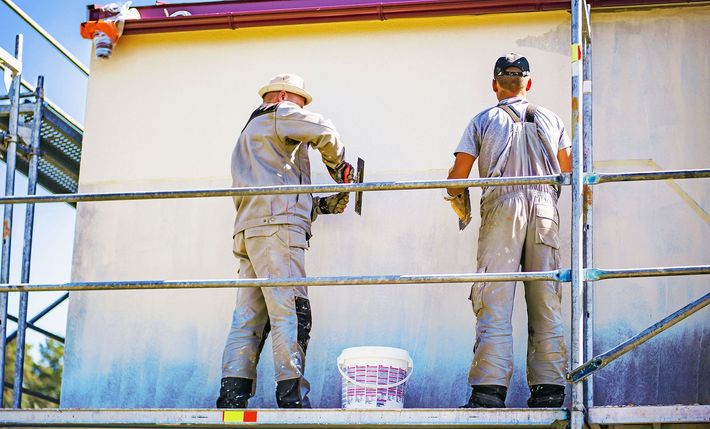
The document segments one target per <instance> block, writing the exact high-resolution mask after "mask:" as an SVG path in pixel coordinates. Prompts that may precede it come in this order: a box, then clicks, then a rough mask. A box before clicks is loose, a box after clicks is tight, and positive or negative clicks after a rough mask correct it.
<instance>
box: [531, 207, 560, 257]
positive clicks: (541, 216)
mask: <svg viewBox="0 0 710 429" xmlns="http://www.w3.org/2000/svg"><path fill="white" fill-rule="evenodd" d="M558 232H559V218H558V217H557V210H556V209H555V207H554V206H552V205H548V204H538V205H536V206H535V243H537V244H544V245H547V246H550V247H552V248H553V249H559V248H560V238H559V233H558Z"/></svg>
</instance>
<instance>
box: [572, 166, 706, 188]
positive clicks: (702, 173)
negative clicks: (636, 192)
mask: <svg viewBox="0 0 710 429" xmlns="http://www.w3.org/2000/svg"><path fill="white" fill-rule="evenodd" d="M708 177H710V169H708V168H702V169H692V170H665V171H638V172H632V173H591V174H587V175H586V177H585V178H584V183H585V184H586V185H598V184H600V183H610V182H632V181H644V180H668V179H702V178H708Z"/></svg>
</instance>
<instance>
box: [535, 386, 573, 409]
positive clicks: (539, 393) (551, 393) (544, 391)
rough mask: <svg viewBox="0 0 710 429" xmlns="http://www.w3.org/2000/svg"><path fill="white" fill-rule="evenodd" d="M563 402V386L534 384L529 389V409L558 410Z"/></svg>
mask: <svg viewBox="0 0 710 429" xmlns="http://www.w3.org/2000/svg"><path fill="white" fill-rule="evenodd" d="M564 402H565V386H560V385H558V384H536V385H534V386H531V387H530V399H528V407H530V408H560V407H562V404H563V403H564Z"/></svg>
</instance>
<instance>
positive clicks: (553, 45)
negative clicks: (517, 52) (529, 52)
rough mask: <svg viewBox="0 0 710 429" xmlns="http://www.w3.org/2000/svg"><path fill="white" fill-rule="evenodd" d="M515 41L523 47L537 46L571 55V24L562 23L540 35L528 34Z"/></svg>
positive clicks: (541, 48) (544, 49)
mask: <svg viewBox="0 0 710 429" xmlns="http://www.w3.org/2000/svg"><path fill="white" fill-rule="evenodd" d="M515 43H516V44H517V45H518V46H520V47H521V48H535V49H540V50H542V51H547V52H553V53H556V54H561V55H569V52H568V51H569V24H560V25H558V26H557V27H556V28H555V29H553V30H550V31H548V32H546V33H544V34H541V35H539V36H528V37H525V38H523V39H518V40H516V41H515Z"/></svg>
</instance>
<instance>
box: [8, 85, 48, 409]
mask: <svg viewBox="0 0 710 429" xmlns="http://www.w3.org/2000/svg"><path fill="white" fill-rule="evenodd" d="M43 108H44V76H39V77H38V78H37V89H36V94H35V106H34V112H33V113H34V115H33V116H34V117H33V121H32V139H31V141H30V145H29V151H28V154H27V156H28V157H29V167H28V172H27V195H35V194H36V193H37V169H38V167H39V146H40V131H41V129H42V109H43ZM34 222H35V205H34V204H27V209H26V211H25V237H24V244H23V246H22V276H21V281H22V283H29V282H30V266H31V261H32V234H33V231H34ZM28 299H29V295H28V293H27V292H20V309H19V313H18V315H17V350H16V353H15V384H14V386H13V393H12V407H13V408H21V406H22V381H23V378H24V377H23V375H24V374H23V369H24V366H25V339H26V333H27V302H28Z"/></svg>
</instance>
